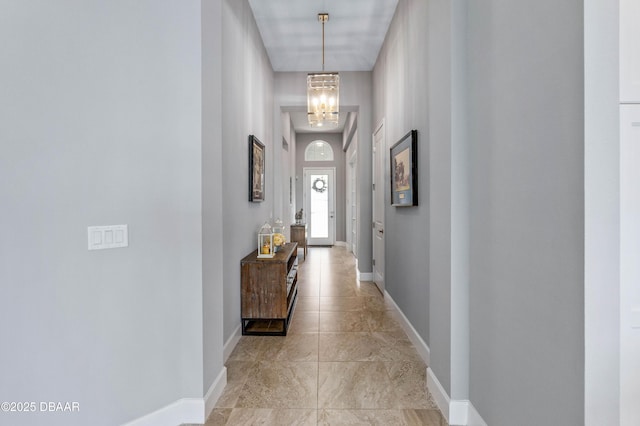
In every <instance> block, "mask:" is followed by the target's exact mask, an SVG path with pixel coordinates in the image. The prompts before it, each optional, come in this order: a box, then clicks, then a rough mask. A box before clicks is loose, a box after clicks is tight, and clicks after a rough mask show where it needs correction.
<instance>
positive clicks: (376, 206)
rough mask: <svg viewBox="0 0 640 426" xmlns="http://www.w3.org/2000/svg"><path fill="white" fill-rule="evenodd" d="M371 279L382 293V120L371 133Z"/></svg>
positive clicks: (383, 145)
mask: <svg viewBox="0 0 640 426" xmlns="http://www.w3.org/2000/svg"><path fill="white" fill-rule="evenodd" d="M372 151H373V156H372V157H373V164H372V172H373V177H372V180H373V198H372V199H373V212H372V213H373V238H372V241H373V262H372V263H373V281H374V282H375V283H376V286H377V287H378V289H379V290H380V292H382V294H384V260H385V258H384V189H385V188H384V164H385V162H384V161H385V158H386V157H385V153H386V147H385V138H384V120H382V122H381V123H380V125H379V126H378V127H377V128H376V130H375V132H374V133H373V149H372Z"/></svg>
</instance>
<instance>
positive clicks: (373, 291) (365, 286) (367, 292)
mask: <svg viewBox="0 0 640 426" xmlns="http://www.w3.org/2000/svg"><path fill="white" fill-rule="evenodd" d="M356 291H357V293H358V296H361V297H376V298H378V299H380V300H384V299H383V296H382V293H380V290H379V289H378V287H377V286H376V285H375V284H374V283H372V282H369V281H361V282H359V283H357V285H356Z"/></svg>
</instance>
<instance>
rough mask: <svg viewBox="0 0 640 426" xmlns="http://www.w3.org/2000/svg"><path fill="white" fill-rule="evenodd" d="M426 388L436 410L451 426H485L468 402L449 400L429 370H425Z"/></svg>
mask: <svg viewBox="0 0 640 426" xmlns="http://www.w3.org/2000/svg"><path fill="white" fill-rule="evenodd" d="M427 388H428V389H429V392H430V393H431V395H432V396H433V399H434V401H435V403H436V405H437V406H438V409H439V410H440V412H441V413H442V415H443V416H444V418H445V419H446V420H447V423H448V424H449V425H451V426H454V425H455V426H487V423H486V422H485V421H484V420H483V419H482V417H480V414H478V412H477V411H476V409H475V407H474V406H473V404H471V401H469V400H466V399H465V400H455V399H453V400H452V399H450V398H449V395H448V394H447V392H446V391H445V390H444V388H443V387H442V385H441V384H440V381H439V380H438V378H437V377H436V375H435V373H434V372H433V370H432V369H431V368H427Z"/></svg>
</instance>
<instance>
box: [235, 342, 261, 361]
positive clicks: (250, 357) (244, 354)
mask: <svg viewBox="0 0 640 426" xmlns="http://www.w3.org/2000/svg"><path fill="white" fill-rule="evenodd" d="M265 339H266V337H264V336H242V337H241V338H240V341H239V342H238V344H237V345H236V347H235V348H234V349H233V352H231V355H230V356H229V361H255V360H257V359H258V358H259V357H260V353H261V351H262V347H263V346H262V345H263V344H264V342H265Z"/></svg>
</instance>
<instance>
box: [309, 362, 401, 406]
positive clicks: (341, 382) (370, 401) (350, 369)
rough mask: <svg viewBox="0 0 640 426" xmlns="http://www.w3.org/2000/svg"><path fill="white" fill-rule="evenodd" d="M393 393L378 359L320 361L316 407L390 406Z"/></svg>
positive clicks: (394, 402) (393, 403)
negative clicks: (367, 360)
mask: <svg viewBox="0 0 640 426" xmlns="http://www.w3.org/2000/svg"><path fill="white" fill-rule="evenodd" d="M396 405H397V399H396V395H395V392H394V389H393V386H392V382H391V379H390V378H389V375H388V373H387V370H386V368H385V366H384V364H383V363H381V362H321V363H319V366H318V408H351V409H357V408H393V407H395V406H396Z"/></svg>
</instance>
